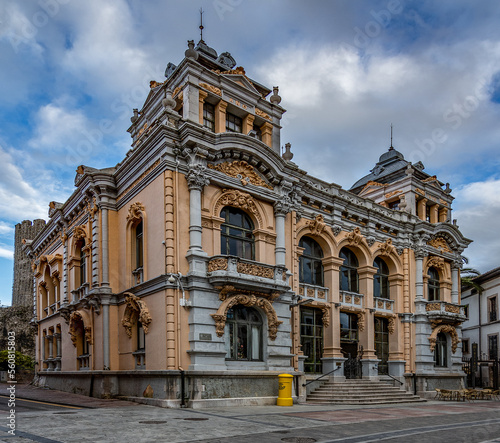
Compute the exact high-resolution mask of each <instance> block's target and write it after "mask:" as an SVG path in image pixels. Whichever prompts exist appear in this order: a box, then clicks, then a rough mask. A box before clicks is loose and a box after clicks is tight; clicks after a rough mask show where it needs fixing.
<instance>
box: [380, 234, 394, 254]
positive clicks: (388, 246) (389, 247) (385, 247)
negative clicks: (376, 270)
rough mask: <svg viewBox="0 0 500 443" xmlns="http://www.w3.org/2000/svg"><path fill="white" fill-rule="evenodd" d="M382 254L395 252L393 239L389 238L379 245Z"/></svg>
mask: <svg viewBox="0 0 500 443" xmlns="http://www.w3.org/2000/svg"><path fill="white" fill-rule="evenodd" d="M378 249H379V251H380V255H391V254H392V253H393V252H394V249H395V248H394V246H393V244H392V239H390V238H388V239H387V240H386V241H385V242H384V243H381V244H380V246H379V247H378Z"/></svg>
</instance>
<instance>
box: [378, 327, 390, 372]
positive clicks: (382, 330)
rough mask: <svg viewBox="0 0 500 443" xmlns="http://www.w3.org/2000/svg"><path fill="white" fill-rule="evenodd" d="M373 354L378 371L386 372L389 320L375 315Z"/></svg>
mask: <svg viewBox="0 0 500 443" xmlns="http://www.w3.org/2000/svg"><path fill="white" fill-rule="evenodd" d="M375 354H376V355H377V358H378V359H379V360H380V361H379V362H378V373H379V374H388V369H389V367H388V363H387V361H388V360H389V321H388V320H387V319H386V318H381V317H375Z"/></svg>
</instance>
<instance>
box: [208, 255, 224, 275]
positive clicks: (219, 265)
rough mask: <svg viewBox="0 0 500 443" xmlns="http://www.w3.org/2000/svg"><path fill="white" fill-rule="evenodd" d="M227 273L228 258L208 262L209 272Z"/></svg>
mask: <svg viewBox="0 0 500 443" xmlns="http://www.w3.org/2000/svg"><path fill="white" fill-rule="evenodd" d="M214 271H227V258H214V259H212V260H210V261H209V262H208V266H207V272H214Z"/></svg>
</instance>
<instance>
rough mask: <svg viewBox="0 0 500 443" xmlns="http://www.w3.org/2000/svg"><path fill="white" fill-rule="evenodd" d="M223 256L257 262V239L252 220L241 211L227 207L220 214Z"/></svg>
mask: <svg viewBox="0 0 500 443" xmlns="http://www.w3.org/2000/svg"><path fill="white" fill-rule="evenodd" d="M220 216H221V218H223V219H224V223H223V224H222V225H221V254H222V255H235V256H237V257H241V258H246V259H248V260H255V237H254V234H253V230H254V226H253V222H252V219H251V218H250V217H249V216H248V214H246V213H245V212H243V211H242V210H241V209H237V208H233V207H231V206H226V207H225V208H224V209H222V211H221V213H220Z"/></svg>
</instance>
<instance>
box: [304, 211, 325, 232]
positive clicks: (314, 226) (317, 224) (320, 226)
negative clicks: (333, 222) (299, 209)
mask: <svg viewBox="0 0 500 443" xmlns="http://www.w3.org/2000/svg"><path fill="white" fill-rule="evenodd" d="M306 226H307V227H308V228H309V230H310V231H311V233H312V234H313V235H320V234H321V233H322V232H323V231H324V229H325V226H326V223H325V219H324V217H323V216H322V215H321V214H318V215H316V217H315V218H314V220H308V221H307V222H306Z"/></svg>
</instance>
